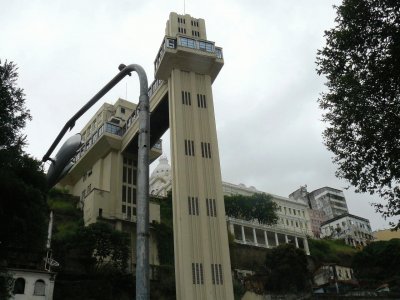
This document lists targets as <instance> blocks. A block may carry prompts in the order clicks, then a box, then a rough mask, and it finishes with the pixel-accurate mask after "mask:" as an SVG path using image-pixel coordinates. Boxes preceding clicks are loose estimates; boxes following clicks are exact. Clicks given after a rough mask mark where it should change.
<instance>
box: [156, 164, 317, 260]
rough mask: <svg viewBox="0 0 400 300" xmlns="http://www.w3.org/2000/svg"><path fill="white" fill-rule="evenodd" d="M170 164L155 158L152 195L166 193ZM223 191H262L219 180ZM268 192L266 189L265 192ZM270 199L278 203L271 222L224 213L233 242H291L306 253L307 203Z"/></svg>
mask: <svg viewBox="0 0 400 300" xmlns="http://www.w3.org/2000/svg"><path fill="white" fill-rule="evenodd" d="M171 182H172V174H171V167H170V165H169V164H168V159H167V158H166V157H161V158H160V159H159V164H158V166H157V167H156V168H155V169H154V170H153V172H152V173H151V176H150V193H151V194H152V195H155V196H166V195H167V194H168V192H169V191H170V190H171V186H172V185H171ZM222 190H223V193H224V195H226V196H232V195H244V196H251V195H253V194H255V193H263V192H262V191H259V190H257V189H256V188H255V187H253V186H250V187H247V186H245V185H244V184H242V183H241V184H237V185H236V184H233V183H229V182H224V181H223V182H222ZM267 194H269V193H267ZM269 195H271V196H272V200H273V201H274V202H275V203H276V204H277V205H278V211H277V214H278V218H279V219H278V223H277V224H275V225H271V226H269V225H264V224H259V223H258V222H256V221H245V220H241V219H236V218H231V217H227V222H228V228H229V231H230V232H231V234H232V235H233V236H234V237H235V242H237V243H240V244H244V245H251V246H257V247H264V248H271V247H275V246H278V245H281V244H285V243H293V244H294V245H296V246H297V247H299V248H302V249H304V250H305V251H306V253H307V254H309V248H308V242H307V236H312V235H313V233H312V230H311V222H310V217H309V214H308V205H307V204H306V203H305V202H304V201H302V200H294V199H289V198H286V197H281V196H277V195H273V194H269Z"/></svg>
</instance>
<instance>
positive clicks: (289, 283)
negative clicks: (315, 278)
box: [265, 244, 311, 292]
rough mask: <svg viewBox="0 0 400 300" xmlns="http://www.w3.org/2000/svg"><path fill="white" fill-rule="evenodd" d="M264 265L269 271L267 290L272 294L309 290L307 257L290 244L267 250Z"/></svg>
mask: <svg viewBox="0 0 400 300" xmlns="http://www.w3.org/2000/svg"><path fill="white" fill-rule="evenodd" d="M265 265H266V267H267V270H268V271H269V272H268V273H269V276H268V279H267V282H266V287H267V289H269V290H271V291H274V292H303V291H306V290H307V289H308V288H309V280H310V277H311V275H310V272H309V271H308V269H307V256H306V254H305V252H304V251H303V250H301V249H298V248H296V246H294V245H292V244H285V245H280V246H278V247H276V248H273V249H268V251H267V254H266V257H265Z"/></svg>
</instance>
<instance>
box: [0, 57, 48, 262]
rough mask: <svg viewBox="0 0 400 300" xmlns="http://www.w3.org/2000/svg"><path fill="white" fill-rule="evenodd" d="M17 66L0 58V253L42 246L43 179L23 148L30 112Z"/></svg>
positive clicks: (44, 236)
mask: <svg viewBox="0 0 400 300" xmlns="http://www.w3.org/2000/svg"><path fill="white" fill-rule="evenodd" d="M17 78H18V74H17V67H16V66H15V64H14V63H12V62H7V61H5V63H3V64H2V62H1V61H0V182H1V184H2V186H1V189H0V201H1V205H0V241H1V244H0V257H1V258H7V257H8V255H9V254H15V252H16V251H17V252H28V251H30V252H32V251H37V250H39V249H43V248H44V246H45V239H46V227H47V221H46V218H47V212H48V211H47V206H46V199H45V192H46V180H45V176H44V173H43V170H42V167H41V163H40V162H38V161H37V160H35V159H33V158H31V157H29V156H28V155H26V154H25V153H24V152H23V149H22V148H23V146H24V145H25V136H24V135H23V134H22V132H21V131H22V129H23V128H24V127H25V124H26V121H27V120H29V119H30V118H31V117H30V114H29V111H28V110H27V109H26V107H25V98H24V96H25V95H24V93H23V90H22V89H21V88H18V87H17V85H16V81H17Z"/></svg>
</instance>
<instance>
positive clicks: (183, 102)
mask: <svg viewBox="0 0 400 300" xmlns="http://www.w3.org/2000/svg"><path fill="white" fill-rule="evenodd" d="M182 104H185V92H184V91H182Z"/></svg>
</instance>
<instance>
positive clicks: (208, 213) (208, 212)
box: [206, 198, 210, 216]
mask: <svg viewBox="0 0 400 300" xmlns="http://www.w3.org/2000/svg"><path fill="white" fill-rule="evenodd" d="M208 202H209V201H208V198H206V206H207V216H209V215H210V207H209V203H208Z"/></svg>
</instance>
